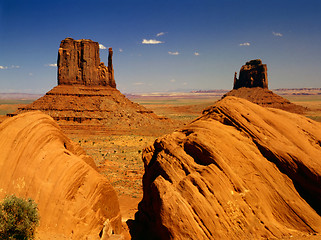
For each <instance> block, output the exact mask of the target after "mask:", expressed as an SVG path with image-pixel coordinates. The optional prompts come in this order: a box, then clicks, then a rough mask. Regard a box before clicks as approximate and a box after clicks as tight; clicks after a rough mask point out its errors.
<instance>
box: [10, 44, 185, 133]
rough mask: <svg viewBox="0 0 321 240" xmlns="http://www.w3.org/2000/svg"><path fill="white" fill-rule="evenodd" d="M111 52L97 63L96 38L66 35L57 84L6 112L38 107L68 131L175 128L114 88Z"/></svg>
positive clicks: (103, 131) (29, 109)
mask: <svg viewBox="0 0 321 240" xmlns="http://www.w3.org/2000/svg"><path fill="white" fill-rule="evenodd" d="M112 56H113V50H112V49H111V48H109V57H108V67H106V66H105V65H104V63H100V59H99V44H98V43H97V42H93V41H91V40H73V39H72V38H66V39H65V40H63V41H62V42H61V45H60V48H59V54H58V86H56V87H54V88H53V89H52V90H50V91H49V92H47V93H46V95H44V96H43V97H41V98H39V99H37V100H36V101H35V102H33V103H31V104H28V105H26V106H23V107H20V108H18V110H17V111H16V112H14V113H10V114H8V116H15V115H17V114H20V113H24V112H27V111H34V110H40V111H42V112H44V113H46V114H48V115H50V116H51V117H52V118H53V119H54V120H56V121H58V123H59V125H60V126H61V127H62V128H63V129H64V130H67V131H70V132H73V131H78V130H81V131H85V132H87V133H90V132H93V131H95V132H102V133H123V132H135V131H137V132H140V133H143V132H145V133H147V134H150V133H149V131H152V132H155V131H156V132H157V131H160V132H163V130H164V129H168V130H167V131H171V129H172V130H173V129H174V128H176V127H177V126H178V125H179V124H180V123H178V124H176V125H173V121H171V120H169V119H166V118H164V117H159V116H157V115H156V114H155V113H153V111H151V110H148V109H146V108H145V107H143V106H140V105H139V104H137V103H133V102H132V101H130V100H129V99H127V98H126V97H125V96H124V95H123V94H121V93H120V92H119V91H118V90H117V89H116V84H115V80H114V69H113V64H112ZM115 126H117V128H116V127H115ZM145 126H149V128H148V130H145V129H146V127H145ZM165 131H166V130H165Z"/></svg>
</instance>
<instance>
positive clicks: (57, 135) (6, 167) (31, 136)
mask: <svg viewBox="0 0 321 240" xmlns="http://www.w3.org/2000/svg"><path fill="white" fill-rule="evenodd" d="M0 149H1V151H0V198H1V199H2V198H3V197H4V196H5V194H13V193H14V194H16V195H18V196H21V197H30V198H32V199H34V200H35V201H36V203H38V207H39V212H40V218H41V219H40V227H39V228H38V232H39V236H40V237H41V239H50V236H52V238H53V239H86V238H87V237H88V238H89V239H97V237H99V236H98V235H99V233H100V232H101V230H102V229H103V226H104V224H105V225H106V226H107V227H106V228H105V229H106V231H107V232H109V234H112V233H115V234H120V233H121V216H120V210H119V203H118V198H117V195H116V192H115V190H114V189H113V187H112V186H111V185H110V184H109V182H108V181H107V180H106V178H105V177H103V176H101V175H100V174H99V173H98V172H97V170H96V169H95V168H96V167H95V164H94V162H93V160H92V159H91V158H90V157H88V156H87V155H85V152H84V151H83V150H82V149H81V148H80V147H79V146H78V145H76V144H74V143H73V142H72V141H71V140H69V139H68V138H67V137H66V136H65V135H64V134H63V133H62V132H61V130H60V128H59V126H58V125H57V124H56V123H55V121H54V120H53V119H52V118H51V117H49V116H48V115H45V114H43V113H41V112H29V113H24V114H21V115H18V116H16V117H13V118H10V119H7V120H6V121H4V122H3V123H2V124H1V125H0Z"/></svg>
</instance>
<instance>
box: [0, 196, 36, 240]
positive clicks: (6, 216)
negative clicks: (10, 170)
mask: <svg viewBox="0 0 321 240" xmlns="http://www.w3.org/2000/svg"><path fill="white" fill-rule="evenodd" d="M38 225H39V215H38V208H37V204H36V203H35V202H34V201H33V200H32V199H30V198H29V199H23V198H18V197H16V196H15V195H11V196H6V197H5V198H4V200H3V201H2V202H1V204H0V239H23V240H25V239H34V238H35V230H36V227H37V226H38Z"/></svg>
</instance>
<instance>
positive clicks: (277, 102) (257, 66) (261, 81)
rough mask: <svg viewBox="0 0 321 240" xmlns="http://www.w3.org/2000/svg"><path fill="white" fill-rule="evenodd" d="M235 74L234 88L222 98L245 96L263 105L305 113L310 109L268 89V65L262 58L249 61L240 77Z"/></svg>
mask: <svg viewBox="0 0 321 240" xmlns="http://www.w3.org/2000/svg"><path fill="white" fill-rule="evenodd" d="M236 76H237V73H235V76H234V86H233V90H231V91H229V92H228V93H226V94H225V95H224V96H223V97H222V98H224V97H227V96H234V97H239V98H244V99H246V100H248V101H250V102H253V103H255V104H258V105H260V106H263V107H272V108H279V109H282V110H286V111H288V112H293V113H299V114H303V113H305V112H306V111H307V110H308V109H307V108H305V107H302V106H299V105H296V104H293V103H291V102H290V101H288V100H287V99H285V98H283V97H281V96H279V95H277V94H275V93H273V92H272V91H270V90H269V89H268V78H267V66H266V64H262V61H261V59H255V60H251V61H248V62H247V63H246V64H245V65H243V66H242V67H241V70H240V74H239V78H237V77H236Z"/></svg>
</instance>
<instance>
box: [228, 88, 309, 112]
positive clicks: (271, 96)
mask: <svg viewBox="0 0 321 240" xmlns="http://www.w3.org/2000/svg"><path fill="white" fill-rule="evenodd" d="M227 96H234V97H239V98H244V99H246V100H248V101H250V102H252V103H255V104H258V105H260V106H262V107H271V108H279V109H282V110H285V111H288V112H293V113H298V114H304V113H305V112H306V111H307V108H305V107H303V106H300V105H296V104H294V103H291V102H290V101H289V100H287V99H285V98H283V97H281V96H279V95H277V94H275V93H274V92H272V91H271V90H269V89H267V88H261V87H255V88H245V87H242V88H239V89H233V90H231V91H229V92H228V93H226V94H225V95H224V96H223V97H222V98H225V97H227Z"/></svg>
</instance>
